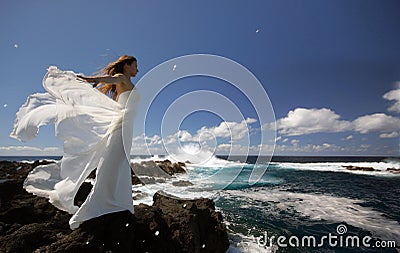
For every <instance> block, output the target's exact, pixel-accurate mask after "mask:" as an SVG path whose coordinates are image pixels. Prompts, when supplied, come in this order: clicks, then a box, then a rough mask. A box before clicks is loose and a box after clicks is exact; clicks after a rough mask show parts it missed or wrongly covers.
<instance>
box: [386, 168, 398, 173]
mask: <svg viewBox="0 0 400 253" xmlns="http://www.w3.org/2000/svg"><path fill="white" fill-rule="evenodd" d="M386 171H388V172H390V173H393V174H400V168H398V169H396V168H387V169H386Z"/></svg>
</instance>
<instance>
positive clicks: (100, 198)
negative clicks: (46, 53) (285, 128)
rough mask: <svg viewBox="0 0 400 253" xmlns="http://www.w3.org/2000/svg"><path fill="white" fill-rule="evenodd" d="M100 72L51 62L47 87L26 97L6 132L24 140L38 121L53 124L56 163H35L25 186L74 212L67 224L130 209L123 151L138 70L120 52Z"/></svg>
mask: <svg viewBox="0 0 400 253" xmlns="http://www.w3.org/2000/svg"><path fill="white" fill-rule="evenodd" d="M101 72H102V73H103V74H105V75H104V76H94V77H83V76H80V75H76V74H75V73H73V72H71V71H61V70H59V69H57V68H56V67H50V68H49V69H48V72H47V74H46V75H45V77H44V79H43V86H44V88H45V89H46V91H47V92H46V93H41V94H39V93H37V94H33V95H31V96H29V97H28V100H27V102H26V103H25V104H24V105H23V106H22V107H21V108H20V110H19V111H18V113H17V115H16V120H15V123H14V130H13V132H12V133H11V135H10V136H11V137H13V138H17V139H19V140H21V141H26V140H29V139H32V138H34V137H35V136H36V134H37V132H38V130H39V127H40V126H42V125H45V124H49V123H54V124H55V130H56V136H57V137H58V138H60V139H61V140H63V143H64V145H63V148H64V153H63V157H62V159H61V160H60V161H59V162H57V163H53V164H49V165H42V166H38V167H36V168H35V169H34V170H33V171H32V172H31V173H30V174H29V175H28V177H27V179H26V180H25V182H24V188H25V189H26V190H27V191H28V192H31V193H33V194H36V195H39V196H43V197H47V198H49V201H50V203H52V204H53V205H54V206H56V207H57V208H59V209H61V210H64V211H67V212H69V213H71V214H73V216H72V218H71V219H70V221H69V224H70V227H71V229H76V228H78V227H79V225H80V224H81V223H82V222H84V221H86V220H89V219H91V218H94V217H98V216H101V215H103V214H107V213H112V212H118V211H124V210H129V211H130V212H131V213H133V212H134V210H133V201H132V185H131V174H130V173H131V171H130V170H131V169H130V166H129V157H127V155H126V152H125V151H127V154H128V155H129V151H130V148H131V144H132V143H131V142H132V123H133V122H132V121H133V118H134V115H135V110H136V107H137V102H138V100H139V95H138V93H137V91H136V89H135V87H134V85H133V83H132V82H131V80H130V78H131V77H134V76H136V74H137V72H138V70H137V61H136V59H135V58H134V57H132V56H127V55H124V56H121V57H120V58H119V59H118V60H116V61H115V62H112V63H110V64H109V65H108V66H107V67H105V68H104V69H103V70H102V71H101ZM88 82H90V83H94V85H93V86H98V89H93V88H92V87H91V85H89V84H88ZM104 94H108V95H110V97H111V98H110V97H108V96H105V95H104ZM129 97H130V99H129V101H130V102H131V103H129V105H128V104H127V102H128V98H129ZM132 101H133V103H132ZM123 138H125V140H126V141H124V140H123ZM96 168H97V170H96V179H95V182H94V186H93V188H92V190H91V192H90V193H89V196H88V197H87V199H86V201H85V202H84V203H83V204H82V205H81V206H80V207H79V208H78V207H77V206H75V205H74V197H75V195H76V193H77V191H78V189H79V187H80V186H81V184H82V183H83V182H84V181H85V180H86V179H87V177H88V175H89V174H90V173H91V172H92V171H93V170H94V169H96Z"/></svg>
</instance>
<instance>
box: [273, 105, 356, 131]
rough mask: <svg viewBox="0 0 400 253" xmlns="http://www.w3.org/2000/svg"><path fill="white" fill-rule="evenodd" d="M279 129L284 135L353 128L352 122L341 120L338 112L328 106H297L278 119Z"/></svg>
mask: <svg viewBox="0 0 400 253" xmlns="http://www.w3.org/2000/svg"><path fill="white" fill-rule="evenodd" d="M277 129H278V131H279V133H280V134H282V135H287V136H295V135H303V134H312V133H321V132H326V133H329V132H343V131H348V130H350V129H351V123H350V122H348V121H344V120H340V116H339V115H338V114H336V113H335V112H334V111H332V110H330V109H327V108H322V109H306V108H296V109H294V110H293V111H289V113H288V114H287V116H286V117H285V118H282V119H279V120H278V121H277Z"/></svg>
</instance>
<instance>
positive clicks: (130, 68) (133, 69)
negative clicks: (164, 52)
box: [126, 61, 139, 77]
mask: <svg viewBox="0 0 400 253" xmlns="http://www.w3.org/2000/svg"><path fill="white" fill-rule="evenodd" d="M126 67H127V68H128V71H129V74H130V75H131V76H133V77H134V76H136V74H137V73H138V72H139V70H138V69H137V61H134V62H132V64H131V65H129V64H126Z"/></svg>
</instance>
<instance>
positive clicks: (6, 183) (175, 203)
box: [0, 161, 229, 252]
mask: <svg viewBox="0 0 400 253" xmlns="http://www.w3.org/2000/svg"><path fill="white" fill-rule="evenodd" d="M46 163H49V162H47V161H41V162H39V161H35V162H34V163H23V162H9V161H2V162H0V252H226V250H227V249H228V247H229V240H228V235H227V231H226V227H225V225H224V224H223V218H222V215H221V213H220V212H217V211H216V210H215V205H214V202H213V201H212V200H210V199H204V198H200V199H194V200H185V199H177V198H175V197H173V196H168V195H166V194H164V193H162V192H157V193H156V194H155V195H154V197H153V202H154V203H153V205H152V206H149V205H145V204H140V205H137V206H135V214H134V215H132V214H131V213H130V212H128V211H125V212H117V213H112V214H107V215H103V216H100V217H98V218H95V219H92V220H90V221H87V222H84V223H83V224H82V225H81V226H80V227H79V228H78V229H77V230H74V231H72V230H70V228H69V225H68V220H69V219H70V217H71V215H70V214H68V213H66V212H63V211H60V210H58V209H56V208H55V207H53V206H52V205H51V204H49V203H48V201H47V199H45V198H41V197H37V196H34V195H32V194H30V193H28V192H26V191H25V190H24V189H23V188H22V184H23V181H24V179H25V178H26V175H27V174H28V173H29V171H31V170H32V169H33V168H34V167H36V166H38V165H41V164H46ZM154 165H157V166H158V167H159V168H161V169H162V170H163V171H164V174H165V175H168V176H171V175H173V174H174V173H183V172H184V168H183V167H184V164H175V165H174V164H173V163H171V162H169V161H160V162H156V163H155V164H152V163H151V164H150V165H149V164H147V165H146V164H141V165H138V166H137V167H138V168H136V169H137V170H139V169H143V168H142V167H146V166H147V167H148V166H154ZM160 165H162V166H160ZM154 168H155V170H157V169H156V167H154ZM171 168H172V169H171ZM133 169H134V171H135V168H133ZM182 170H183V171H182ZM146 172H148V171H146ZM135 173H136V171H135ZM157 173H159V171H158V170H157ZM168 176H166V177H168ZM134 178H135V176H133V181H135V179H134ZM136 183H142V182H141V181H140V180H139V181H136ZM186 183H188V182H182V184H186ZM90 187H91V185H90V184H88V183H85V184H84V185H83V186H82V187H81V189H80V191H79V192H78V194H77V196H76V198H75V202H76V203H80V202H82V201H83V200H84V199H85V198H86V196H87V194H88V192H89V191H90Z"/></svg>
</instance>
